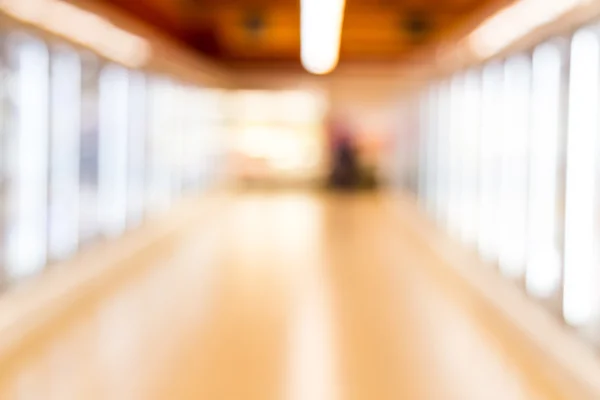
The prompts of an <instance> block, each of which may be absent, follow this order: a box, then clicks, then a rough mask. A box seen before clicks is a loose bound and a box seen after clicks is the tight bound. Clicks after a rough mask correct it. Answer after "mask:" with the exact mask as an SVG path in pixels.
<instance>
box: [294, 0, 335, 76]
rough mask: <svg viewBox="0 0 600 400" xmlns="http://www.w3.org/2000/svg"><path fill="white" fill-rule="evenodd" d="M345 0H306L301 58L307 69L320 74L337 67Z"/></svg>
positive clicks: (301, 19)
mask: <svg viewBox="0 0 600 400" xmlns="http://www.w3.org/2000/svg"><path fill="white" fill-rule="evenodd" d="M345 7H346V1H345V0H302V1H301V10H300V13H301V15H300V23H301V58H302V65H303V66H304V68H305V69H306V70H307V71H309V72H311V73H313V74H318V75H323V74H327V73H329V72H331V71H333V69H334V68H335V67H336V66H337V63H338V60H339V57H340V41H341V37H342V25H343V21H344V9H345Z"/></svg>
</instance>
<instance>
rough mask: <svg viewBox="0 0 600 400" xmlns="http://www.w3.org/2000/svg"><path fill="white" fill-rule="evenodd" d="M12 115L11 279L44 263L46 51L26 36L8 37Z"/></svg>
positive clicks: (27, 273)
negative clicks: (13, 112) (11, 77)
mask: <svg viewBox="0 0 600 400" xmlns="http://www.w3.org/2000/svg"><path fill="white" fill-rule="evenodd" d="M9 53H10V57H11V59H12V62H13V68H14V71H13V73H14V78H15V81H14V82H15V86H16V87H15V88H14V89H15V92H14V107H15V111H16V115H15V117H16V119H15V120H14V126H13V129H14V130H13V131H12V132H11V136H12V137H11V140H10V143H11V146H10V155H11V157H12V159H11V167H10V170H9V181H10V189H9V193H8V196H9V200H8V201H9V210H10V211H9V215H10V218H11V221H10V225H9V233H8V247H7V265H6V267H7V273H8V276H9V278H11V279H19V278H23V277H26V276H29V275H32V274H35V273H36V272H38V271H39V270H41V269H42V268H43V267H44V264H45V262H46V254H47V236H46V232H47V218H48V212H47V211H48V146H49V143H48V142H49V139H48V136H49V135H48V125H49V118H48V108H49V107H48V101H49V55H48V49H47V47H46V45H45V44H44V43H43V42H41V41H38V40H35V39H32V38H29V37H27V36H21V35H15V36H13V37H11V38H10V39H9Z"/></svg>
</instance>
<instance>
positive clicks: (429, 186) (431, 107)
mask: <svg viewBox="0 0 600 400" xmlns="http://www.w3.org/2000/svg"><path fill="white" fill-rule="evenodd" d="M437 93H438V89H437V86H433V87H431V88H430V90H429V91H428V93H427V104H428V105H427V121H428V124H427V132H426V135H427V143H426V145H427V147H426V149H425V151H426V154H425V157H426V166H425V168H426V172H427V174H426V193H427V210H428V212H429V215H434V214H435V206H436V196H437V186H436V172H437V163H438V154H437V151H436V149H437V140H438V129H439V121H438V115H437V107H438V98H437Z"/></svg>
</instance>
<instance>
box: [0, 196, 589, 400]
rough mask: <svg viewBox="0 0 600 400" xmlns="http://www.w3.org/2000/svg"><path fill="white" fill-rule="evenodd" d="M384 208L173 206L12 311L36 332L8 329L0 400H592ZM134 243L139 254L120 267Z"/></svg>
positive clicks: (237, 201)
mask: <svg viewBox="0 0 600 400" xmlns="http://www.w3.org/2000/svg"><path fill="white" fill-rule="evenodd" d="M391 200H392V198H390V197H389V196H386V195H383V194H380V195H377V194H363V195H352V196H348V195H331V194H330V195H327V194H316V193H315V194H309V193H302V192H283V193H271V194H265V193H245V194H240V195H238V196H236V197H228V196H225V197H224V196H216V197H212V198H211V199H210V200H207V199H205V200H203V201H202V202H201V203H198V202H195V203H193V204H187V205H186V207H182V209H181V210H180V211H179V213H178V214H176V215H173V216H172V218H170V219H169V221H171V222H170V224H171V226H170V227H169V230H170V233H168V234H166V235H165V234H164V235H163V237H160V239H157V238H156V237H154V238H153V239H148V238H142V237H137V238H133V237H131V238H126V239H124V240H123V241H122V243H121V244H120V245H119V246H120V249H119V251H121V252H122V254H123V257H124V258H125V259H126V260H127V265H125V266H123V267H121V269H119V270H113V271H112V272H111V271H106V270H105V271H104V272H103V275H105V277H103V278H100V277H98V276H97V277H96V278H93V279H91V281H89V282H85V280H82V281H81V282H79V283H80V284H81V285H84V286H86V287H87V288H88V290H83V289H81V288H80V289H79V291H81V292H83V293H80V294H79V295H78V297H77V298H73V297H72V296H73V295H72V294H64V293H63V296H62V298H61V297H60V296H59V297H58V298H53V299H52V300H51V301H49V303H52V305H48V304H45V305H44V307H46V308H45V309H44V313H45V314H46V315H45V316H44V315H40V312H39V310H38V314H37V316H36V314H35V313H33V317H32V315H31V314H30V316H29V318H28V320H29V324H33V325H31V327H35V326H37V328H36V329H33V331H31V330H28V329H26V328H24V327H20V328H19V331H20V332H21V334H23V335H25V336H24V337H20V338H19V339H18V340H19V341H13V343H12V345H11V346H12V347H11V348H10V350H11V353H6V349H7V346H6V345H7V344H9V343H10V341H8V340H5V341H4V342H5V343H4V344H5V346H3V348H2V349H3V351H4V352H5V354H3V355H2V359H1V368H2V369H1V371H2V374H1V376H2V379H1V382H0V393H1V396H0V397H1V398H2V399H48V400H50V399H60V400H69V399H144V400H150V399H165V400H166V399H182V400H184V399H240V398H244V399H257V400H259V399H260V400H267V399H273V400H275V399H290V400H309V399H310V400H334V399H339V400H346V399H348V400H349V399H372V398H377V399H403V398H406V399H444V400H446V399H457V400H459V399H460V400H467V399H473V400H480V399H490V400H491V399H593V398H596V397H595V396H594V395H593V394H591V393H592V392H591V391H590V388H589V387H586V385H585V384H582V382H580V381H577V380H576V379H574V378H573V376H572V375H570V374H568V373H566V372H565V371H564V370H563V369H562V367H561V366H560V365H559V364H558V363H557V360H556V359H552V357H549V356H548V355H546V354H544V352H543V351H542V349H541V348H540V347H538V346H537V345H535V344H534V342H533V341H532V339H531V337H529V335H528V334H526V333H524V332H523V331H520V330H519V328H517V327H516V325H514V324H513V323H512V322H511V321H510V320H509V319H507V316H506V315H504V314H503V313H502V312H501V311H500V310H498V309H496V308H495V306H494V305H493V304H491V303H490V302H489V300H487V299H485V297H484V296H483V295H482V294H481V293H478V291H477V289H476V288H475V287H474V286H472V285H470V284H469V283H468V282H467V281H465V280H464V279H463V278H462V277H461V276H460V274H459V273H458V272H457V271H455V270H453V269H452V267H450V266H448V265H447V264H444V263H441V262H440V259H439V258H438V256H437V255H436V253H435V251H433V250H432V248H431V247H430V246H431V243H428V241H427V240H425V237H424V236H422V233H419V229H417V228H416V227H415V214H414V213H415V209H414V206H412V205H411V204H412V203H411V202H410V201H404V202H403V203H400V204H403V205H402V206H401V207H399V208H398V202H397V201H394V202H392V201H391ZM175 220H176V221H177V222H174V221H175ZM164 223H165V222H164V221H163V222H161V223H158V222H157V223H156V224H155V225H154V226H153V229H154V230H156V231H158V230H160V229H164V228H165V227H164V226H161V225H162V224H164ZM138 236H139V235H138ZM134 239H135V240H137V241H138V242H140V243H138V244H136V246H138V247H139V246H145V250H144V251H143V253H144V254H140V255H133V256H128V255H127V252H130V251H131V249H127V246H131V245H132V243H131V241H132V240H134ZM431 239H432V238H431ZM432 240H433V239H432ZM144 241H146V242H147V243H150V244H145V245H143V244H141V243H142V242H144ZM106 275H108V277H107V276H106ZM87 279H88V280H89V279H90V277H88V278H87ZM59 282H60V281H57V280H55V282H54V285H55V286H56V287H55V288H54V289H51V290H54V291H55V292H58V291H60V289H59V288H58V286H60V285H61V283H59ZM46 290H48V289H46ZM76 291H77V290H76ZM25 301H26V299H22V298H21V299H20V298H19V297H18V294H17V295H12V296H8V298H5V299H4V303H2V306H4V307H5V308H4V309H6V306H7V305H9V304H11V305H12V306H13V307H24V304H23V303H24V302H25ZM11 302H12V303H11ZM46 318H50V320H49V321H46ZM31 327H30V328H29V329H31ZM5 339H6V338H5ZM15 340H16V339H15ZM15 343H18V345H15Z"/></svg>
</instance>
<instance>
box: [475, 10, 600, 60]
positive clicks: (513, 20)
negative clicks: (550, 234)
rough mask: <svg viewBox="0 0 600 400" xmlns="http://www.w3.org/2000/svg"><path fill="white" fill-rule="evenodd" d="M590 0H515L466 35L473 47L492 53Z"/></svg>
mask: <svg viewBox="0 0 600 400" xmlns="http://www.w3.org/2000/svg"><path fill="white" fill-rule="evenodd" d="M590 1H592V0H518V1H517V2H516V3H514V4H513V5H511V6H509V7H507V8H505V9H503V10H502V11H500V12H499V13H497V14H495V15H494V16H492V17H491V18H489V19H488V20H487V21H485V22H484V23H483V24H482V25H480V26H479V27H478V28H477V29H476V30H475V31H474V32H473V33H471V35H470V37H469V42H470V43H469V44H470V47H471V48H472V50H473V51H475V53H476V54H478V55H479V56H481V57H489V56H492V55H494V54H496V53H498V52H500V51H501V50H503V49H505V48H506V47H508V46H509V45H511V44H513V43H514V42H515V41H517V40H518V39H520V38H522V37H523V36H525V35H527V34H528V33H530V32H532V31H533V30H535V29H536V28H538V27H540V26H543V25H544V24H547V23H549V22H552V21H554V20H556V19H558V18H560V17H561V16H563V15H564V14H566V13H567V12H569V11H571V10H574V9H575V8H577V7H579V6H581V5H584V4H586V3H589V2H590Z"/></svg>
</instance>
